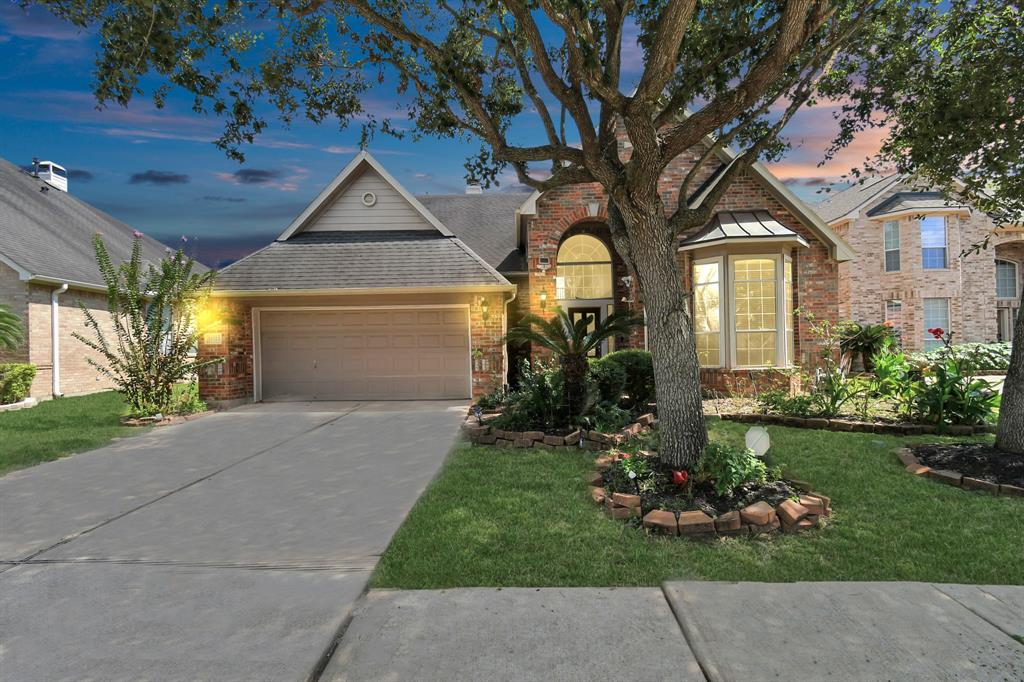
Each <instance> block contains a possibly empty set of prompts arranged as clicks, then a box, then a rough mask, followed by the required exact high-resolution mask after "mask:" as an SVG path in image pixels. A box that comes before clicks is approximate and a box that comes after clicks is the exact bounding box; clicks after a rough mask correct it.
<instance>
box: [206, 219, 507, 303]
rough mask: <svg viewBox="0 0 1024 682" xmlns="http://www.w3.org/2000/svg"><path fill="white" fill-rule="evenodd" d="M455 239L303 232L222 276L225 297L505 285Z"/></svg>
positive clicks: (430, 234)
mask: <svg viewBox="0 0 1024 682" xmlns="http://www.w3.org/2000/svg"><path fill="white" fill-rule="evenodd" d="M508 283H509V282H508V280H506V279H505V278H504V277H502V276H501V275H500V274H498V273H497V272H496V271H495V270H494V269H493V268H491V267H489V266H488V265H487V264H486V263H484V262H483V261H481V260H480V258H479V257H478V256H476V255H474V254H473V252H472V251H470V250H469V248H468V247H467V246H466V245H465V244H464V243H462V241H460V240H459V239H458V238H456V237H446V236H444V235H442V234H440V233H438V232H434V231H433V230H395V231H388V230H372V231H371V230H365V231H356V232H303V233H300V234H297V235H295V236H294V237H291V238H290V239H287V240H285V241H275V242H273V243H272V244H270V245H269V246H267V247H265V248H263V249H261V250H259V251H257V252H255V253H253V254H251V255H249V256H246V257H245V258H243V259H242V260H240V261H238V262H236V263H233V264H232V265H229V266H228V267H226V268H224V269H223V270H221V271H220V274H219V275H218V276H217V281H216V284H215V288H216V289H218V290H229V291H267V290H275V289H279V290H288V289H378V288H404V287H443V286H460V285H461V286H467V285H508Z"/></svg>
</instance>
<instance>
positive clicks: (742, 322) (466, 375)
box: [199, 144, 854, 404]
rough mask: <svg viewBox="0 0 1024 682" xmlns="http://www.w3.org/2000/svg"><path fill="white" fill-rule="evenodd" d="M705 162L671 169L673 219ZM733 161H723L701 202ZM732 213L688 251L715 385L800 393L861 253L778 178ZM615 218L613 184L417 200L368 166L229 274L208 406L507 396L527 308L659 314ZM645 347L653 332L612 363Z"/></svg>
mask: <svg viewBox="0 0 1024 682" xmlns="http://www.w3.org/2000/svg"><path fill="white" fill-rule="evenodd" d="M696 151H697V150H694V153H691V154H684V155H682V156H680V157H679V159H678V160H677V161H676V162H675V163H674V164H672V166H671V167H670V168H669V169H668V171H667V172H666V174H665V178H664V195H665V199H666V202H665V203H666V205H667V206H673V205H675V203H676V202H675V199H674V194H675V193H676V192H677V189H678V184H679V181H680V178H681V175H682V173H683V172H685V170H686V168H688V167H689V166H690V164H691V163H692V161H693V159H694V158H695V156H694V154H695V153H696ZM621 152H622V154H623V155H628V154H629V153H630V150H629V149H628V145H626V144H622V145H621ZM731 158H732V157H731V156H730V155H729V153H727V152H723V153H722V154H721V155H720V156H719V162H718V163H717V164H709V166H710V167H709V168H708V169H707V172H706V173H705V175H704V177H702V178H700V182H698V183H697V185H696V186H697V188H698V189H697V194H698V195H699V194H701V193H703V192H706V191H708V190H709V189H710V188H711V187H712V186H713V184H714V182H716V181H717V180H718V179H719V178H720V177H721V171H722V169H723V168H724V167H725V166H726V165H727V164H728V163H729V162H730V160H731ZM720 208H721V212H719V213H718V214H717V215H716V216H715V217H714V218H713V220H711V221H710V223H709V224H708V226H707V227H706V229H704V230H702V231H700V232H699V233H698V234H695V235H693V236H692V237H690V238H689V239H687V240H685V241H683V242H681V243H680V245H679V263H680V268H681V272H682V273H683V278H684V283H685V285H686V287H687V289H688V290H689V291H690V292H692V293H693V297H694V299H695V300H696V319H695V324H696V327H697V335H698V336H697V338H698V348H699V355H700V358H701V361H702V364H703V365H704V366H705V369H704V370H702V381H703V382H704V384H705V385H706V386H707V387H708V388H712V389H716V390H722V391H731V390H742V389H744V388H749V387H752V386H759V387H763V386H775V385H785V386H788V385H789V376H788V374H787V373H785V372H779V371H778V370H779V369H780V368H785V367H789V366H791V365H793V364H794V363H804V362H812V363H813V362H814V360H815V358H816V352H815V351H816V348H815V342H814V339H813V337H812V336H811V335H810V333H809V331H808V329H807V325H806V324H805V323H804V322H803V321H801V320H799V319H794V315H793V310H794V309H795V308H796V307H798V306H799V307H803V308H806V309H808V310H809V311H812V312H814V313H815V314H816V315H817V316H818V317H819V318H822V319H833V320H834V319H837V316H838V307H839V301H838V267H839V263H840V262H841V261H843V260H847V259H849V258H852V257H853V255H854V254H853V252H852V251H851V250H850V248H849V247H848V246H847V245H846V244H845V243H843V241H842V239H840V238H839V237H838V236H837V235H836V234H835V233H834V232H833V231H832V230H831V229H830V228H829V227H828V226H827V225H826V224H825V223H824V222H822V221H821V219H820V218H819V217H818V216H817V214H815V213H814V211H812V210H811V209H810V208H809V207H807V206H806V205H805V204H804V203H803V202H801V201H800V200H799V199H797V198H796V197H795V196H794V195H793V194H792V193H791V192H790V191H789V190H788V189H787V188H786V187H785V186H784V185H783V184H782V183H780V182H779V181H778V180H777V179H776V178H774V177H773V176H772V175H771V174H770V173H769V172H768V171H767V170H766V169H765V168H764V167H763V166H760V165H757V166H754V167H753V168H752V169H751V170H750V171H749V172H746V173H744V174H743V175H741V176H740V177H739V179H738V180H737V181H736V183H735V185H734V186H733V187H732V188H730V190H729V191H728V192H727V193H726V195H725V198H724V199H723V200H722V201H721V203H720ZM605 216H606V198H605V195H604V192H603V191H602V189H601V188H600V187H599V186H598V185H577V186H571V187H564V188H560V189H556V190H552V191H549V192H546V193H544V194H543V195H540V194H537V193H533V194H525V193H524V194H509V193H500V192H494V193H483V192H481V191H480V189H479V188H469V189H468V190H467V193H466V194H464V195H440V196H430V195H428V196H420V197H414V196H412V195H411V194H409V193H408V192H407V191H406V190H405V189H404V188H402V187H401V185H399V183H398V182H397V181H395V179H394V178H392V177H391V176H390V175H389V174H388V172H387V171H386V170H385V169H384V168H383V167H382V166H381V165H380V164H379V163H378V162H377V161H376V160H375V159H374V158H373V157H372V156H371V155H370V154H368V153H366V152H363V153H360V154H359V155H358V156H357V157H356V158H355V159H354V160H353V161H352V162H351V163H350V164H349V165H348V166H347V167H346V168H345V169H344V170H343V171H342V172H341V173H340V174H339V175H338V176H337V177H336V178H335V179H334V180H333V181H332V182H331V183H330V184H329V185H328V186H327V187H326V188H325V189H324V190H323V191H322V192H321V193H320V195H319V196H318V197H317V198H316V199H315V200H314V201H313V202H312V203H311V204H310V205H309V206H308V207H307V208H306V209H305V210H304V211H303V212H302V213H301V215H299V216H298V217H297V218H296V219H295V220H294V221H293V222H292V223H291V225H289V226H288V228H287V229H286V230H285V231H284V232H283V233H282V234H281V236H280V237H278V239H277V240H276V241H275V242H274V243H272V244H271V245H269V246H268V247H266V248H264V249H262V250H260V251H257V252H256V253H254V254H252V255H250V256H248V257H246V258H244V259H242V260H240V261H238V262H237V263H234V264H232V265H230V266H228V267H227V268H225V269H224V270H222V271H221V273H220V274H219V276H218V279H217V283H216V285H215V292H214V300H215V302H216V303H217V305H218V310H219V312H218V314H217V316H219V322H218V324H217V325H216V326H215V327H214V328H213V329H210V330H208V331H207V332H206V333H204V334H203V335H202V337H201V338H200V347H199V352H200V355H201V356H204V357H212V356H219V357H224V358H225V362H224V363H222V364H220V365H217V366H214V367H211V368H210V369H209V371H208V372H207V373H206V374H205V375H204V376H203V377H201V381H200V386H201V393H202V396H203V397H204V398H205V399H208V400H212V401H220V402H221V403H229V404H230V403H237V402H243V401H247V400H324V399H389V398H469V397H471V396H474V397H475V396H479V395H481V394H483V393H485V392H487V391H489V390H492V389H493V388H495V387H496V386H499V385H501V384H502V383H504V382H505V381H506V379H507V378H508V377H509V374H510V369H512V368H514V367H515V366H516V364H517V363H516V360H517V359H518V358H519V357H521V354H522V353H523V352H524V351H523V350H522V349H511V351H512V352H511V354H510V349H508V348H506V345H505V343H504V340H503V337H504V334H505V331H506V330H507V328H508V327H509V326H510V325H514V324H515V323H516V322H518V321H519V319H520V318H521V317H522V315H523V314H524V313H527V312H533V313H538V314H541V315H549V314H550V313H551V312H552V310H553V309H554V307H555V306H562V307H565V308H567V309H568V310H569V311H571V312H572V314H573V315H574V316H581V315H595V316H597V317H600V318H604V317H606V316H607V315H608V314H609V313H610V312H612V311H614V310H623V309H632V310H634V311H636V312H637V313H638V314H641V315H642V313H643V301H642V300H641V297H640V295H639V292H638V290H637V287H636V285H635V282H634V281H633V279H632V278H631V277H630V274H629V272H628V269H627V268H626V266H625V264H624V263H623V262H622V260H621V259H620V258H619V257H618V255H617V254H616V253H615V251H614V249H613V248H612V245H611V240H610V238H609V232H608V227H607V225H606V222H605ZM644 345H645V340H644V332H643V329H639V330H637V332H636V333H635V334H633V335H632V336H630V337H629V338H625V337H623V338H618V339H614V340H613V341H612V342H610V343H608V344H605V346H604V347H603V348H602V349H601V352H607V351H610V350H613V349H617V348H625V347H640V348H642V347H644ZM525 352H526V353H528V352H529V349H526V351H525Z"/></svg>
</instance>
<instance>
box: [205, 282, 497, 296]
mask: <svg viewBox="0 0 1024 682" xmlns="http://www.w3.org/2000/svg"><path fill="white" fill-rule="evenodd" d="M498 291H511V292H513V293H514V292H515V291H516V285H515V284H478V285H467V286H433V287H366V288H362V289H220V290H217V289H214V291H213V293H212V294H211V295H212V296H215V297H222V298H245V297H248V296H361V295H366V294H378V295H379V294H464V293H480V292H492V293H493V292H498Z"/></svg>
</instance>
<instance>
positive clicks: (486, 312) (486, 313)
mask: <svg viewBox="0 0 1024 682" xmlns="http://www.w3.org/2000/svg"><path fill="white" fill-rule="evenodd" d="M480 312H481V313H482V314H483V318H484V322H486V321H487V320H489V319H491V302H490V301H488V300H487V299H486V298H483V297H480Z"/></svg>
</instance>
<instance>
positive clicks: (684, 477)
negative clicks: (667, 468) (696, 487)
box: [672, 471, 690, 485]
mask: <svg viewBox="0 0 1024 682" xmlns="http://www.w3.org/2000/svg"><path fill="white" fill-rule="evenodd" d="M688 480H690V472H689V471H673V472H672V482H673V483H674V484H676V485H686V482H687V481H688Z"/></svg>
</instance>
